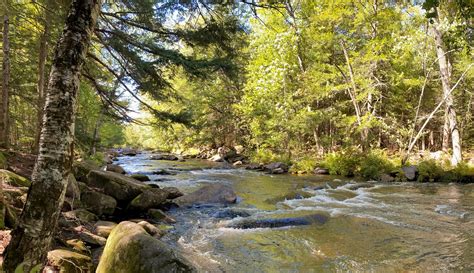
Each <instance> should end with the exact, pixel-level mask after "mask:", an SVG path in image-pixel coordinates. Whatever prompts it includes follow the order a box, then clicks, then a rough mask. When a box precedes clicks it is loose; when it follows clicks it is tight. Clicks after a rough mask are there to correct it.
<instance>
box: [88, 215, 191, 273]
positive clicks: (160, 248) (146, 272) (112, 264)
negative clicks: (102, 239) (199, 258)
mask: <svg viewBox="0 0 474 273" xmlns="http://www.w3.org/2000/svg"><path fill="white" fill-rule="evenodd" d="M96 272H97V273H109V272H122V273H156V272H196V269H195V268H194V266H193V265H192V264H191V263H190V262H189V261H187V260H186V259H185V258H184V257H182V256H181V255H180V254H178V253H177V252H175V251H174V250H173V249H171V248H170V247H169V246H167V245H166V244H164V243H163V242H161V241H160V240H158V239H156V238H154V237H153V236H151V235H150V234H149V233H148V232H147V231H146V230H145V229H144V228H143V227H142V226H140V225H139V224H136V223H133V222H128V221H125V222H121V223H120V224H118V226H117V227H115V228H114V229H113V230H112V233H111V234H110V236H109V238H108V240H107V244H106V245H105V249H104V252H103V253H102V257H101V258H100V261H99V265H98V267H97V271H96Z"/></svg>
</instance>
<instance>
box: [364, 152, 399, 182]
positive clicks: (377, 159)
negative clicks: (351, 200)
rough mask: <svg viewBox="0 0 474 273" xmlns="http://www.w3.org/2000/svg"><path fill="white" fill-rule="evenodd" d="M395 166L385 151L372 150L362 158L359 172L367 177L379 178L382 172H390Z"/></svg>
mask: <svg viewBox="0 0 474 273" xmlns="http://www.w3.org/2000/svg"><path fill="white" fill-rule="evenodd" d="M394 168H395V166H394V164H393V163H392V161H390V160H389V159H388V157H387V154H386V153H385V152H384V151H382V150H371V151H370V152H369V153H368V154H367V155H365V156H363V157H362V158H361V160H360V169H359V174H360V175H361V176H362V177H364V178H367V179H379V178H380V176H381V175H382V174H388V173H390V172H391V171H393V170H394Z"/></svg>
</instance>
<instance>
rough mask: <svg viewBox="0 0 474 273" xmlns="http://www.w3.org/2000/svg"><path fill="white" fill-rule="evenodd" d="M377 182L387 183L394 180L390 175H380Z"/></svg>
mask: <svg viewBox="0 0 474 273" xmlns="http://www.w3.org/2000/svg"><path fill="white" fill-rule="evenodd" d="M379 181H380V182H383V183H389V182H393V181H395V178H394V177H393V176H391V175H388V174H386V173H383V174H381V175H380V178H379Z"/></svg>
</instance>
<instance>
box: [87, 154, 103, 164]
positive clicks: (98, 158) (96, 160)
mask: <svg viewBox="0 0 474 273" xmlns="http://www.w3.org/2000/svg"><path fill="white" fill-rule="evenodd" d="M86 160H90V161H92V162H94V163H95V164H96V165H97V166H102V165H104V162H105V155H104V153H101V152H97V153H95V154H93V155H91V156H87V157H86Z"/></svg>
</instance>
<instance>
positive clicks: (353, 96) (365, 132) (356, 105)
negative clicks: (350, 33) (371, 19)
mask: <svg viewBox="0 0 474 273" xmlns="http://www.w3.org/2000/svg"><path fill="white" fill-rule="evenodd" d="M341 48H342V52H343V53H344V58H345V59H346V64H347V70H349V77H350V84H351V87H352V90H350V89H348V92H349V96H350V97H351V101H352V104H353V105H354V110H355V112H356V118H357V124H358V125H359V127H362V111H361V109H360V107H359V103H358V102H357V98H356V95H357V87H356V82H355V77H354V70H353V69H352V64H351V61H350V59H349V53H348V52H347V49H346V46H345V44H344V41H341ZM361 129H362V130H361V132H360V140H361V144H362V148H363V149H365V147H367V145H368V143H367V139H368V136H369V129H368V128H361Z"/></svg>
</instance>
